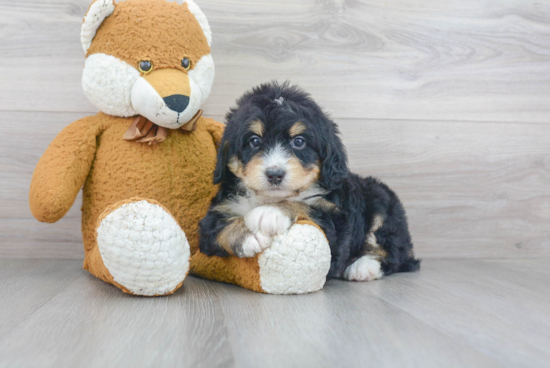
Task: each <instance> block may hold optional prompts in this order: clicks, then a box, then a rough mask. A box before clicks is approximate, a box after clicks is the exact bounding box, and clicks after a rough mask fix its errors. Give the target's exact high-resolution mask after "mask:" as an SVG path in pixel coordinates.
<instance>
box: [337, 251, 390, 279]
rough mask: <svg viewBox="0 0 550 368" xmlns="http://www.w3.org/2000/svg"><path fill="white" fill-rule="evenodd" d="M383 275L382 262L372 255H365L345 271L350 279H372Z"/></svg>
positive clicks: (345, 276) (346, 277)
mask: <svg viewBox="0 0 550 368" xmlns="http://www.w3.org/2000/svg"><path fill="white" fill-rule="evenodd" d="M382 276H383V273H382V269H381V267H380V262H379V261H378V260H376V259H375V258H374V257H371V256H363V257H361V258H359V259H358V260H357V261H355V262H353V264H352V265H350V266H349V267H348V268H346V270H345V271H344V278H345V279H346V280H348V281H372V280H377V279H379V278H381V277H382Z"/></svg>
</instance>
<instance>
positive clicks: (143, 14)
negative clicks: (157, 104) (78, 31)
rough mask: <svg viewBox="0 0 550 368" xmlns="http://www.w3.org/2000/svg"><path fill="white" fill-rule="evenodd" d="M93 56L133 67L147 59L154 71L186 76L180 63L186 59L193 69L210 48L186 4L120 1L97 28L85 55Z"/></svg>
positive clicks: (150, 0) (155, 0) (141, 0)
mask: <svg viewBox="0 0 550 368" xmlns="http://www.w3.org/2000/svg"><path fill="white" fill-rule="evenodd" d="M167 14H169V15H170V16H166V15H167ZM115 40H116V42H115ZM97 53H103V54H107V55H112V56H114V57H116V58H118V59H121V60H124V61H125V62H126V63H128V64H129V65H131V66H133V67H136V68H137V65H138V62H140V61H142V60H147V61H151V62H152V63H153V67H154V70H157V69H163V68H175V69H179V70H180V71H182V72H185V73H187V71H186V70H185V68H184V67H183V66H182V65H181V60H182V59H183V58H184V57H187V58H188V59H189V60H190V61H191V69H193V67H194V65H196V63H197V62H198V61H199V60H200V58H201V57H203V56H205V55H208V54H210V46H208V41H207V40H206V36H205V35H204V32H203V30H202V28H201V26H200V24H199V22H198V21H197V19H196V18H195V16H194V15H193V13H191V11H190V10H189V7H188V6H187V3H183V4H182V5H179V4H177V3H175V2H168V1H158V0H140V1H122V2H119V3H117V4H116V7H115V11H114V12H113V14H112V15H111V16H109V17H107V19H105V21H104V22H103V24H101V26H100V27H99V28H98V30H97V32H96V35H95V37H94V40H93V42H92V45H91V47H90V49H89V50H88V53H87V54H86V56H88V55H92V54H97Z"/></svg>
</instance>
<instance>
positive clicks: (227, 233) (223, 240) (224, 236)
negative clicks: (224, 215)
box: [216, 217, 251, 255]
mask: <svg viewBox="0 0 550 368" xmlns="http://www.w3.org/2000/svg"><path fill="white" fill-rule="evenodd" d="M250 234H251V233H250V230H248V228H247V227H246V224H245V222H244V218H243V217H235V218H234V219H232V220H231V223H230V224H229V225H227V226H226V227H225V228H224V229H223V230H222V231H221V232H220V233H219V234H218V237H217V238H216V242H217V243H218V245H219V246H220V247H222V248H223V249H225V250H226V251H227V252H228V253H229V254H233V255H235V254H237V253H238V252H239V250H240V249H241V247H242V245H243V243H244V241H245V239H246V237H247V236H248V235H250Z"/></svg>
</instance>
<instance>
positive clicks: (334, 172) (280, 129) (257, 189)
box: [200, 82, 420, 281]
mask: <svg viewBox="0 0 550 368" xmlns="http://www.w3.org/2000/svg"><path fill="white" fill-rule="evenodd" d="M226 120H227V127H226V129H225V133H224V136H223V139H222V143H221V147H220V151H219V153H218V162H217V166H216V169H215V172H214V183H216V184H219V183H221V186H220V189H219V192H218V193H217V195H216V197H215V198H214V199H213V200H212V204H211V207H210V209H209V211H208V213H207V215H206V217H205V218H204V219H203V220H202V221H201V222H200V250H201V251H202V252H203V253H204V254H206V255H218V256H222V257H223V256H228V255H236V256H238V257H253V256H255V255H256V254H257V253H260V252H262V251H263V250H264V249H266V248H267V247H269V246H270V245H271V242H272V240H273V238H274V237H275V236H277V235H279V234H282V233H284V232H285V231H287V230H288V229H289V227H290V226H292V224H293V223H294V222H296V221H298V220H301V219H307V220H311V221H313V222H315V223H316V224H318V225H319V226H320V227H321V228H322V229H323V231H324V232H325V235H326V237H327V239H328V241H329V245H330V248H331V253H332V261H331V267H330V271H329V274H328V276H327V277H328V278H343V279H346V280H354V281H370V280H374V279H379V278H381V277H382V276H383V275H389V274H392V273H394V272H407V271H415V270H418V269H419V267H420V261H419V260H417V259H415V258H414V254H413V244H412V242H411V236H410V234H409V229H408V225H407V218H406V215H405V210H404V208H403V205H402V204H401V202H400V201H399V198H397V195H396V194H395V193H394V192H393V191H392V190H391V189H390V188H388V186H387V185H385V184H383V183H381V182H380V181H379V180H377V179H375V178H372V177H367V178H361V177H359V176H358V175H355V174H352V173H350V172H349V170H348V166H347V156H346V151H345V148H344V146H343V145H342V142H341V140H340V138H339V137H338V135H337V134H338V128H337V126H336V124H335V123H334V122H332V121H331V120H330V119H329V118H328V117H327V116H326V115H325V114H324V113H323V111H322V110H321V108H320V107H319V106H318V105H317V104H316V103H315V102H314V101H313V100H312V99H311V98H310V96H309V95H308V94H307V93H305V92H303V91H302V90H300V89H299V88H298V87H295V86H290V85H289V84H288V82H287V83H284V84H282V85H280V84H278V83H276V82H272V83H269V84H263V85H261V86H259V87H256V88H254V89H253V90H252V91H250V92H247V93H245V94H244V95H243V96H242V97H241V98H240V99H239V100H238V101H237V106H236V107H235V108H232V109H231V110H230V112H229V113H228V114H227V118H226Z"/></svg>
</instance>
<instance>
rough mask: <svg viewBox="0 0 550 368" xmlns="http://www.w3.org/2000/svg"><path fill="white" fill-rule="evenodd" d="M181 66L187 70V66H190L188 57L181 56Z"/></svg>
mask: <svg viewBox="0 0 550 368" xmlns="http://www.w3.org/2000/svg"><path fill="white" fill-rule="evenodd" d="M181 66H182V67H183V68H184V69H185V70H189V68H191V60H189V59H188V58H183V60H182V61H181Z"/></svg>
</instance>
